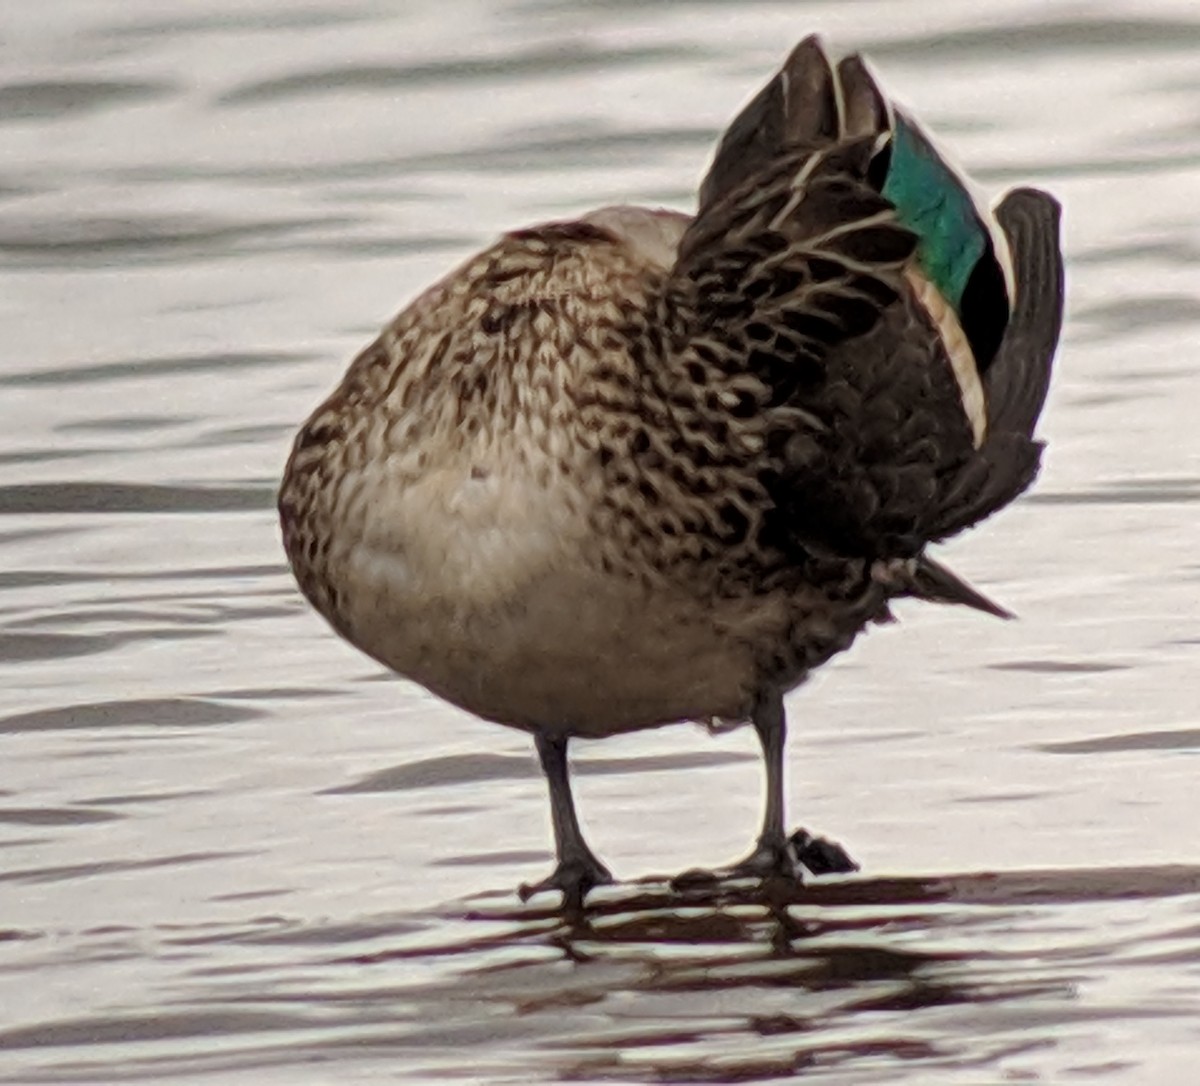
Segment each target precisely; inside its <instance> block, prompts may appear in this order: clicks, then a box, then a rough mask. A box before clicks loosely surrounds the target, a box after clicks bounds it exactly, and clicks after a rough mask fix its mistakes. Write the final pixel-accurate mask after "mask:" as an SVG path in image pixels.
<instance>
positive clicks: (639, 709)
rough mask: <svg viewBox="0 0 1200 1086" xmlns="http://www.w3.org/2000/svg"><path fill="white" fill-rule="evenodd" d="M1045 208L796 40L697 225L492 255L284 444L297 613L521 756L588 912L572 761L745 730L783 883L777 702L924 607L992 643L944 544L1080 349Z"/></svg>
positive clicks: (855, 73) (1016, 460)
mask: <svg viewBox="0 0 1200 1086" xmlns="http://www.w3.org/2000/svg"><path fill="white" fill-rule="evenodd" d="M1058 218H1059V210H1058V205H1057V203H1056V202H1055V201H1054V199H1053V198H1052V197H1050V196H1049V195H1047V194H1046V193H1044V192H1040V191H1038V190H1035V189H1017V190H1014V191H1012V192H1009V193H1008V194H1007V195H1006V196H1005V197H1004V198H1003V199H1002V200H1001V201H999V203H998V204H997V205H996V207H995V210H994V212H992V211H989V210H988V209H986V208H985V207H983V206H982V205H980V204H978V203H977V202H976V201H975V199H974V198H973V197H972V195H971V193H970V191H969V189H968V187H967V184H966V182H965V181H964V179H963V178H962V177H961V175H959V174H958V173H957V172H955V171H954V170H953V169H952V168H951V167H950V166H949V165H948V164H947V162H946V160H945V159H944V158H943V156H942V155H941V153H940V152H939V151H938V150H937V149H936V148H935V146H934V144H933V143H932V142H931V140H930V139H929V137H928V135H927V134H926V133H925V131H924V130H923V129H922V128H921V127H920V126H919V125H918V124H917V123H916V122H915V121H914V120H913V119H912V118H911V117H910V116H909V115H908V114H906V113H905V112H903V111H902V110H900V109H899V108H897V107H896V106H895V105H893V104H892V103H891V102H890V101H889V100H888V99H887V98H886V97H885V96H884V94H883V93H882V91H881V90H880V88H879V85H878V83H877V82H876V80H875V78H874V77H873V75H872V74H871V72H870V71H869V69H868V68H867V66H866V65H865V63H864V62H863V60H862V59H861V58H860V57H858V56H849V57H846V58H845V59H843V60H841V61H840V62H838V63H836V64H835V63H833V62H831V60H830V59H829V57H828V55H827V53H826V51H825V49H824V47H823V46H822V44H821V42H820V40H819V39H818V38H816V37H810V38H808V39H806V40H805V41H803V42H802V43H801V44H800V45H799V46H797V47H796V49H795V50H794V51H793V53H792V54H791V56H790V57H789V58H788V60H787V62H786V63H785V64H784V66H783V68H782V69H781V70H780V71H779V72H778V73H777V74H776V75H775V77H774V78H773V79H772V80H771V81H770V82H769V83H768V84H767V85H766V87H764V88H763V90H762V91H761V92H760V93H759V94H758V95H757V96H756V97H755V98H754V99H753V100H752V101H751V102H750V103H749V105H747V106H746V107H745V109H744V110H743V111H742V112H741V114H739V116H738V117H737V118H736V119H735V120H734V122H733V124H732V125H731V126H730V128H729V129H728V131H727V132H726V133H725V135H724V137H723V138H722V140H721V142H720V144H719V146H718V147H717V151H716V154H715V157H714V160H713V163H712V166H711V168H710V169H709V171H708V174H707V176H706V177H705V179H704V182H703V184H702V185H701V188H700V198H699V208H698V210H697V212H696V214H695V215H694V216H689V215H685V214H682V213H679V212H674V211H664V210H650V209H646V208H640V207H606V208H602V209H600V210H597V211H593V212H591V213H590V214H587V215H584V216H583V217H582V218H579V219H576V220H572V221H567V222H551V223H547V224H544V225H540V226H534V227H530V228H527V229H521V230H516V231H514V232H512V233H509V234H507V235H505V236H504V237H503V238H501V240H500V241H498V242H497V243H496V244H495V245H493V246H492V247H491V248H489V249H486V250H485V251H483V252H482V253H480V254H479V255H477V256H474V257H472V258H471V259H470V260H468V261H467V262H466V263H465V264H464V265H463V266H462V267H460V268H458V269H457V270H456V271H453V272H451V273H450V274H449V275H448V276H447V277H446V278H445V279H443V280H442V281H441V282H439V283H437V284H436V285H435V286H433V287H431V288H430V289H429V290H427V291H426V292H425V293H424V294H422V295H421V296H420V297H418V298H417V299H416V300H415V301H414V302H412V304H411V305H409V306H408V308H407V309H405V310H404V311H403V312H402V313H401V314H400V315H399V316H398V317H396V318H395V320H393V321H392V322H391V323H390V324H389V325H388V326H387V327H386V328H385V329H384V330H383V332H382V334H381V335H380V336H379V338H378V339H376V340H375V342H374V343H372V344H371V345H370V346H368V347H367V348H366V349H365V350H364V351H363V352H362V354H360V355H359V356H358V358H357V359H355V361H354V362H353V364H352V365H351V366H350V369H349V371H348V372H347V373H346V375H345V377H344V378H343V380H342V382H341V384H340V385H339V386H338V388H337V389H336V390H335V391H334V393H333V394H332V395H331V396H330V397H329V398H328V399H327V400H326V401H325V402H324V403H323V404H321V406H320V407H318V408H317V410H316V411H315V412H314V413H313V415H312V417H311V418H310V419H309V420H308V421H307V422H306V423H305V424H304V426H303V427H302V429H301V430H300V432H299V435H298V436H297V438H296V440H295V445H294V448H293V450H292V454H291V458H290V460H289V462H288V465H287V470H286V474H285V475H284V479H283V484H282V488H281V490H280V495H279V511H280V517H281V520H282V526H283V538H284V545H285V547H286V550H287V553H288V557H289V559H290V561H291V565H292V569H293V570H294V572H295V575H296V579H297V581H298V582H299V584H300V587H301V589H302V590H303V592H304V594H305V596H307V598H308V599H309V601H310V602H311V603H312V604H313V606H314V607H315V608H316V609H317V610H318V611H319V612H320V613H321V614H322V615H323V616H324V617H325V618H326V619H327V620H328V621H329V623H330V624H331V625H332V626H333V628H334V629H335V630H336V631H337V632H338V633H339V634H341V635H342V636H343V637H345V638H346V639H347V640H348V641H350V642H351V643H352V644H354V645H356V646H357V647H358V648H360V649H361V650H362V651H364V652H365V653H367V654H368V655H370V656H372V657H374V658H375V659H376V660H378V661H380V662H381V663H383V664H385V665H386V666H387V667H389V668H392V669H393V670H394V671H396V672H398V673H399V674H400V675H403V676H405V677H407V678H409V679H412V680H414V681H416V682H418V683H420V684H421V685H423V686H425V687H426V688H428V689H429V690H431V691H433V692H434V693H435V694H437V695H439V696H441V697H443V698H445V699H446V700H447V701H450V702H452V703H453V704H455V705H458V706H460V707H462V708H464V709H466V710H468V711H469V712H472V713H475V714H477V715H478V716H481V717H483V718H485V719H487V720H491V721H496V722H497V723H500V724H505V725H508V726H510V727H514V728H520V729H522V730H524V731H527V732H529V733H530V734H531V735H532V736H533V738H534V741H535V743H536V745H537V750H538V754H539V756H540V758H541V763H542V768H543V770H544V771H545V774H546V777H547V779H548V781H549V787H550V801H551V811H552V817H553V827H554V837H555V843H556V846H557V858H558V862H557V866H556V867H555V869H554V871H553V873H552V874H551V875H550V876H549V877H548V878H547V879H546V880H544V881H543V882H542V883H540V884H538V886H537V887H534V888H533V889H535V890H540V889H558V890H560V891H562V893H563V896H564V899H565V900H566V901H567V902H568V903H570V904H574V905H578V904H580V903H581V902H582V900H583V897H584V895H585V894H586V893H587V892H588V890H589V889H591V888H592V887H594V886H596V885H597V884H600V883H604V882H608V881H610V875H609V873H608V871H607V869H606V868H605V867H604V865H603V864H602V863H601V862H600V861H599V859H597V857H596V856H595V855H594V854H593V852H592V851H591V849H590V848H589V847H588V845H587V844H586V842H585V841H584V838H583V836H582V834H581V832H580V828H579V823H578V821H577V819H576V815H575V809H574V804H573V800H572V797H571V789H570V783H569V779H568V769H567V744H568V742H569V740H571V739H573V738H600V737H603V736H609V735H615V734H619V733H623V732H629V731H634V730H637V729H642V728H654V727H658V726H661V725H665V724H671V723H675V722H680V721H715V720H722V721H745V720H749V721H751V722H752V723H753V725H754V728H755V730H756V731H757V734H758V737H759V739H760V740H761V743H762V748H763V752H764V757H765V762H766V778H767V798H766V810H765V816H764V821H763V825H762V831H761V833H760V835H759V837H758V842H757V845H756V847H755V848H754V850H753V851H752V853H751V854H750V855H749V856H748V857H747V859H746V860H744V861H743V862H742V863H741V864H739V865H737V866H736V867H734V868H733V869H731V871H732V873H736V874H741V875H756V876H761V877H764V878H765V877H769V876H786V877H798V874H799V872H798V859H799V858H798V856H797V844H796V842H795V841H794V840H793V839H791V838H790V837H789V835H788V833H787V830H786V828H785V819H784V802H783V751H784V737H785V716H784V704H783V697H784V694H785V693H786V692H787V691H788V690H790V689H792V688H793V687H795V686H797V685H798V684H799V683H801V682H803V681H804V679H805V677H806V676H807V675H808V674H809V673H810V672H811V671H812V669H813V668H815V667H818V666H819V665H820V664H822V663H824V662H825V661H826V660H828V659H830V657H832V656H834V655H835V654H836V653H839V652H841V651H843V650H844V649H846V648H848V647H849V645H850V644H851V642H852V641H853V640H854V639H855V637H856V636H857V635H858V633H859V632H860V631H861V630H862V629H864V627H866V626H867V625H868V624H870V623H872V622H881V621H886V620H887V619H888V618H889V617H890V616H889V612H888V604H889V601H890V600H892V599H894V598H898V597H916V598H919V599H925V600H931V601H935V602H945V603H958V604H966V605H968V606H971V607H975V608H977V609H980V610H983V611H986V612H990V613H992V614H998V615H1003V614H1005V612H1004V611H1003V610H1001V609H1000V608H999V607H998V606H996V605H995V604H993V603H991V602H990V601H989V600H988V599H986V598H985V597H984V596H983V595H981V594H980V593H978V592H977V591H975V590H974V589H972V588H971V587H970V586H969V585H967V584H966V583H965V582H964V581H962V580H960V579H959V578H957V577H956V576H955V575H954V574H952V573H951V572H950V571H949V570H948V569H946V568H945V567H944V566H942V565H940V564H939V563H937V562H935V561H934V560H933V559H932V558H931V557H929V555H928V554H926V547H927V545H928V544H930V543H934V542H936V541H938V540H942V539H945V538H947V537H948V536H951V535H953V534H955V533H956V532H959V531H961V530H963V529H964V528H967V527H969V526H970V525H972V524H974V523H976V522H977V521H979V520H981V519H983V518H984V517H986V516H988V515H989V514H991V513H993V512H994V511H996V510H997V509H999V508H1000V507H1002V506H1004V505H1006V504H1007V503H1008V502H1010V501H1012V500H1013V499H1014V498H1015V497H1016V496H1017V495H1018V494H1020V493H1021V492H1022V491H1023V490H1025V489H1026V487H1028V486H1029V484H1030V483H1031V482H1032V480H1033V478H1034V476H1035V474H1036V472H1037V469H1038V463H1039V458H1040V453H1041V445H1040V443H1038V442H1037V441H1035V440H1034V439H1033V437H1032V433H1033V429H1034V425H1035V423H1036V421H1037V418H1038V415H1039V413H1040V411H1041V407H1042V403H1043V400H1044V399H1045V395H1046V390H1047V385H1048V382H1049V378H1050V367H1051V359H1052V356H1053V353H1054V349H1055V346H1056V343H1057V339H1058V333H1059V328H1060V325H1061V320H1062V257H1061V253H1060V249H1059V241H1058Z"/></svg>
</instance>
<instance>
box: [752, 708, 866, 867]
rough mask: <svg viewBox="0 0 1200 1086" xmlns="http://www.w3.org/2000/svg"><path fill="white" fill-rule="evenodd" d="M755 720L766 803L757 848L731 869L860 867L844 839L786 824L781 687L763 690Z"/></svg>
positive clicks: (785, 728) (753, 716) (754, 714)
mask: <svg viewBox="0 0 1200 1086" xmlns="http://www.w3.org/2000/svg"><path fill="white" fill-rule="evenodd" d="M752 720H753V722H754V730H755V732H756V733H757V734H758V741H759V742H760V743H761V744H762V750H763V763H764V765H765V767H766V771H767V800H766V808H765V810H764V812H763V824H762V832H761V833H760V834H759V835H758V842H757V843H756V844H755V846H754V851H753V852H751V853H750V855H749V856H747V857H746V858H745V859H744V860H742V861H741V862H740V863H737V864H735V865H734V866H733V867H732V868H731V869H730V871H729V875H730V876H732V877H735V878H737V877H744V876H747V875H753V876H757V877H760V878H771V877H779V876H782V877H784V878H789V879H799V878H800V877H801V868H807V869H808V870H809V871H811V872H812V873H813V874H815V875H825V874H831V873H835V872H836V873H845V872H849V871H857V870H858V865H857V864H856V863H855V862H854V861H853V860H852V859H850V857H849V856H848V855H846V852H845V850H844V849H843V848H842V847H841V845H838V844H835V843H833V842H832V841H826V840H825V839H824V838H822V837H813V836H812V835H811V834H809V833H808V831H807V830H797V831H796V832H795V833H793V834H790V835H789V834H788V832H787V830H786V829H785V828H784V796H783V749H784V745H785V743H786V741H787V714H786V712H785V711H784V708H783V694H782V693H781V692H780V691H778V690H770V691H764V692H763V693H762V694H761V695H760V697H759V699H758V702H757V704H756V705H755V707H754V712H753V715H752Z"/></svg>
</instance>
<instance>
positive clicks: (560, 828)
mask: <svg viewBox="0 0 1200 1086" xmlns="http://www.w3.org/2000/svg"><path fill="white" fill-rule="evenodd" d="M536 742H537V752H538V757H539V758H540V759H541V762H542V772H543V773H545V775H546V781H547V783H548V784H549V785H550V817H551V820H552V822H553V824H554V848H555V852H556V854H557V857H558V865H557V866H556V867H555V868H554V870H553V871H552V872H551V873H550V875H549V876H548V877H547V878H545V879H543V880H542V881H541V882H539V883H536V884H534V885H533V886H522V887H521V890H520V894H521V899H522V900H523V901H525V900H528V899H529V898H530V897H532V896H533V895H534V894H536V893H539V892H540V891H542V890H561V891H562V895H563V904H564V905H566V906H567V907H569V908H573V909H578V908H580V907H581V906H582V905H583V899H584V897H585V896H586V894H587V892H588V891H589V890H591V889H592V888H593V887H595V886H600V885H601V884H603V883H608V882H612V875H610V874H609V872H608V868H606V867H605V866H604V864H602V863H601V862H600V861H599V860H598V859H597V858H596V855H595V853H594V852H592V850H591V849H590V848H588V846H587V842H586V841H585V840H584V839H583V831H582V830H580V828H579V819H578V818H577V817H576V815H575V800H574V799H573V798H572V796H571V778H570V773H569V770H568V767H567V740H566V739H565V738H562V737H559V738H548V737H547V736H543V735H539V736H537V737H536Z"/></svg>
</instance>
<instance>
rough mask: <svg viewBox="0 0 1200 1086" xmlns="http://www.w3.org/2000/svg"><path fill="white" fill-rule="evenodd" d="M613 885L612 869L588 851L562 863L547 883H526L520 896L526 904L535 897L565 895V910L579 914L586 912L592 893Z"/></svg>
mask: <svg viewBox="0 0 1200 1086" xmlns="http://www.w3.org/2000/svg"><path fill="white" fill-rule="evenodd" d="M612 881H613V877H612V875H611V873H610V872H609V870H608V868H607V867H605V866H604V864H602V863H601V862H600V861H599V860H598V859H596V857H595V855H594V854H593V853H592V852H591V851H590V850H588V851H585V852H582V853H579V854H577V855H573V856H568V857H564V858H563V859H561V860H559V862H558V866H556V867H555V868H554V870H553V871H551V872H550V874H549V875H547V876H546V877H545V878H544V879H542V880H541V881H540V882H535V883H523V884H522V885H521V887H520V888H519V889H518V890H517V893H518V894H519V895H520V898H521V900H522V901H528V900H529V899H530V898H531V897H533V896H534V894H540V893H544V892H545V891H547V890H558V891H560V892H561V893H562V900H563V908H564V909H567V910H569V911H572V912H578V911H579V910H580V909H582V908H583V899H584V898H585V897H586V896H587V895H588V892H589V891H591V890H594V889H595V888H596V887H597V886H604V885H606V884H608V883H610V882H612Z"/></svg>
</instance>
